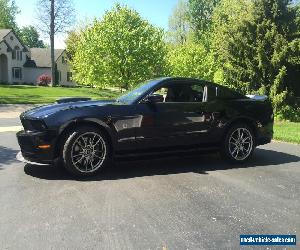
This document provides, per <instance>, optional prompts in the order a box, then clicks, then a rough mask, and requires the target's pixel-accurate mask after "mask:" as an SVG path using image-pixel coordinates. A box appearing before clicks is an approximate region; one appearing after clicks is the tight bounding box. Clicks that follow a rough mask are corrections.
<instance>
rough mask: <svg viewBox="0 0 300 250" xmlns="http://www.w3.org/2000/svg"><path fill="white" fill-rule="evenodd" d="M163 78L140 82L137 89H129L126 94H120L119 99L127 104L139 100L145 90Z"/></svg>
mask: <svg viewBox="0 0 300 250" xmlns="http://www.w3.org/2000/svg"><path fill="white" fill-rule="evenodd" d="M160 81H161V79H155V80H150V81H147V82H143V83H141V84H139V85H138V86H137V87H136V88H135V89H133V90H131V91H128V92H127V93H125V94H124V95H122V96H120V97H119V98H118V99H117V101H118V102H123V103H126V104H132V103H133V102H135V101H136V100H138V99H139V98H140V97H141V96H142V95H143V94H144V93H145V92H147V91H148V90H150V89H151V88H152V87H153V86H155V85H156V84H157V83H158V82H160Z"/></svg>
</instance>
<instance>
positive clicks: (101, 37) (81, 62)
mask: <svg viewBox="0 0 300 250" xmlns="http://www.w3.org/2000/svg"><path fill="white" fill-rule="evenodd" d="M163 35H164V33H163V31H162V30H161V29H158V28H155V27H154V26H152V25H151V24H149V22H148V21H146V20H144V19H142V18H141V16H140V15H139V14H138V13H137V12H136V11H135V10H133V9H130V8H128V7H126V6H124V7H122V6H120V5H119V4H117V5H115V7H114V8H113V9H112V10H111V11H108V12H106V13H105V15H104V17H103V19H102V20H95V21H94V22H93V24H92V25H91V26H89V27H88V28H86V29H85V30H84V31H83V32H82V33H81V35H80V41H79V42H78V44H77V48H76V52H75V56H74V58H73V68H74V70H75V80H76V81H77V82H79V83H82V84H86V85H98V86H101V87H104V86H108V85H110V86H119V87H121V88H125V89H128V88H130V87H131V86H134V85H135V84H136V83H138V82H140V81H144V80H146V79H149V78H153V77H157V76H159V75H161V74H162V72H163V71H164V67H165V53H166V48H165V43H164V41H163Z"/></svg>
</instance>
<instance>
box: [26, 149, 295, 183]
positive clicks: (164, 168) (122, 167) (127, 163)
mask: <svg viewBox="0 0 300 250" xmlns="http://www.w3.org/2000/svg"><path fill="white" fill-rule="evenodd" d="M299 161H300V157H298V156H295V155H291V154H287V153H282V152H277V151H273V150H266V149H256V150H255V154H254V156H253V157H252V159H251V160H250V161H248V162H247V163H243V164H238V165H237V164H230V163H228V162H226V161H224V160H223V159H222V158H221V157H219V155H217V154H207V155H199V156H194V155H189V156H185V157H183V156H172V157H168V158H162V157H160V158H155V159H153V157H152V158H151V159H147V158H142V159H141V158H139V159H138V160H137V159H129V160H122V161H117V162H115V163H114V164H113V165H112V166H111V167H109V168H106V169H103V170H102V172H101V173H100V174H99V175H97V176H95V177H86V178H74V177H72V176H70V175H69V174H68V173H67V172H66V171H65V170H64V169H63V167H54V166H51V165H44V166H40V165H39V166H38V165H32V164H26V165H25V167H24V171H25V173H26V174H27V175H30V176H33V177H36V178H41V179H47V180H78V181H101V180H118V179H129V178H135V177H143V176H154V175H170V174H179V173H189V172H193V173H197V174H209V171H216V170H227V169H233V168H235V169H238V168H251V167H259V166H276V165H277V166H278V165H280V164H286V163H292V162H299Z"/></svg>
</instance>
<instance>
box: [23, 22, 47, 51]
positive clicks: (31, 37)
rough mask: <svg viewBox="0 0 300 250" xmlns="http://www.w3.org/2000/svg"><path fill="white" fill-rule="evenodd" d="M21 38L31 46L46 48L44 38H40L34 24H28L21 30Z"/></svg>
mask: <svg viewBox="0 0 300 250" xmlns="http://www.w3.org/2000/svg"><path fill="white" fill-rule="evenodd" d="M20 38H21V39H22V41H23V43H24V44H25V45H27V46H28V47H29V48H45V47H46V46H45V44H44V42H43V40H40V35H39V33H38V32H37V30H36V28H35V27H33V26H26V27H23V28H21V30H20Z"/></svg>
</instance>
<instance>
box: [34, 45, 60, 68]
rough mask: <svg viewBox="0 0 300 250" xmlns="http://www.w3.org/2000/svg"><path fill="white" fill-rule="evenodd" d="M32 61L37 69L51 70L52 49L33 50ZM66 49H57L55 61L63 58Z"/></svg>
mask: <svg viewBox="0 0 300 250" xmlns="http://www.w3.org/2000/svg"><path fill="white" fill-rule="evenodd" d="M30 52H31V60H33V61H34V62H35V64H36V67H40V68H50V67H51V50H50V48H46V49H43V48H31V49H30ZM63 52H64V49H55V51H54V56H55V61H57V59H58V58H59V57H60V56H61V54H62V53H63Z"/></svg>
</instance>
